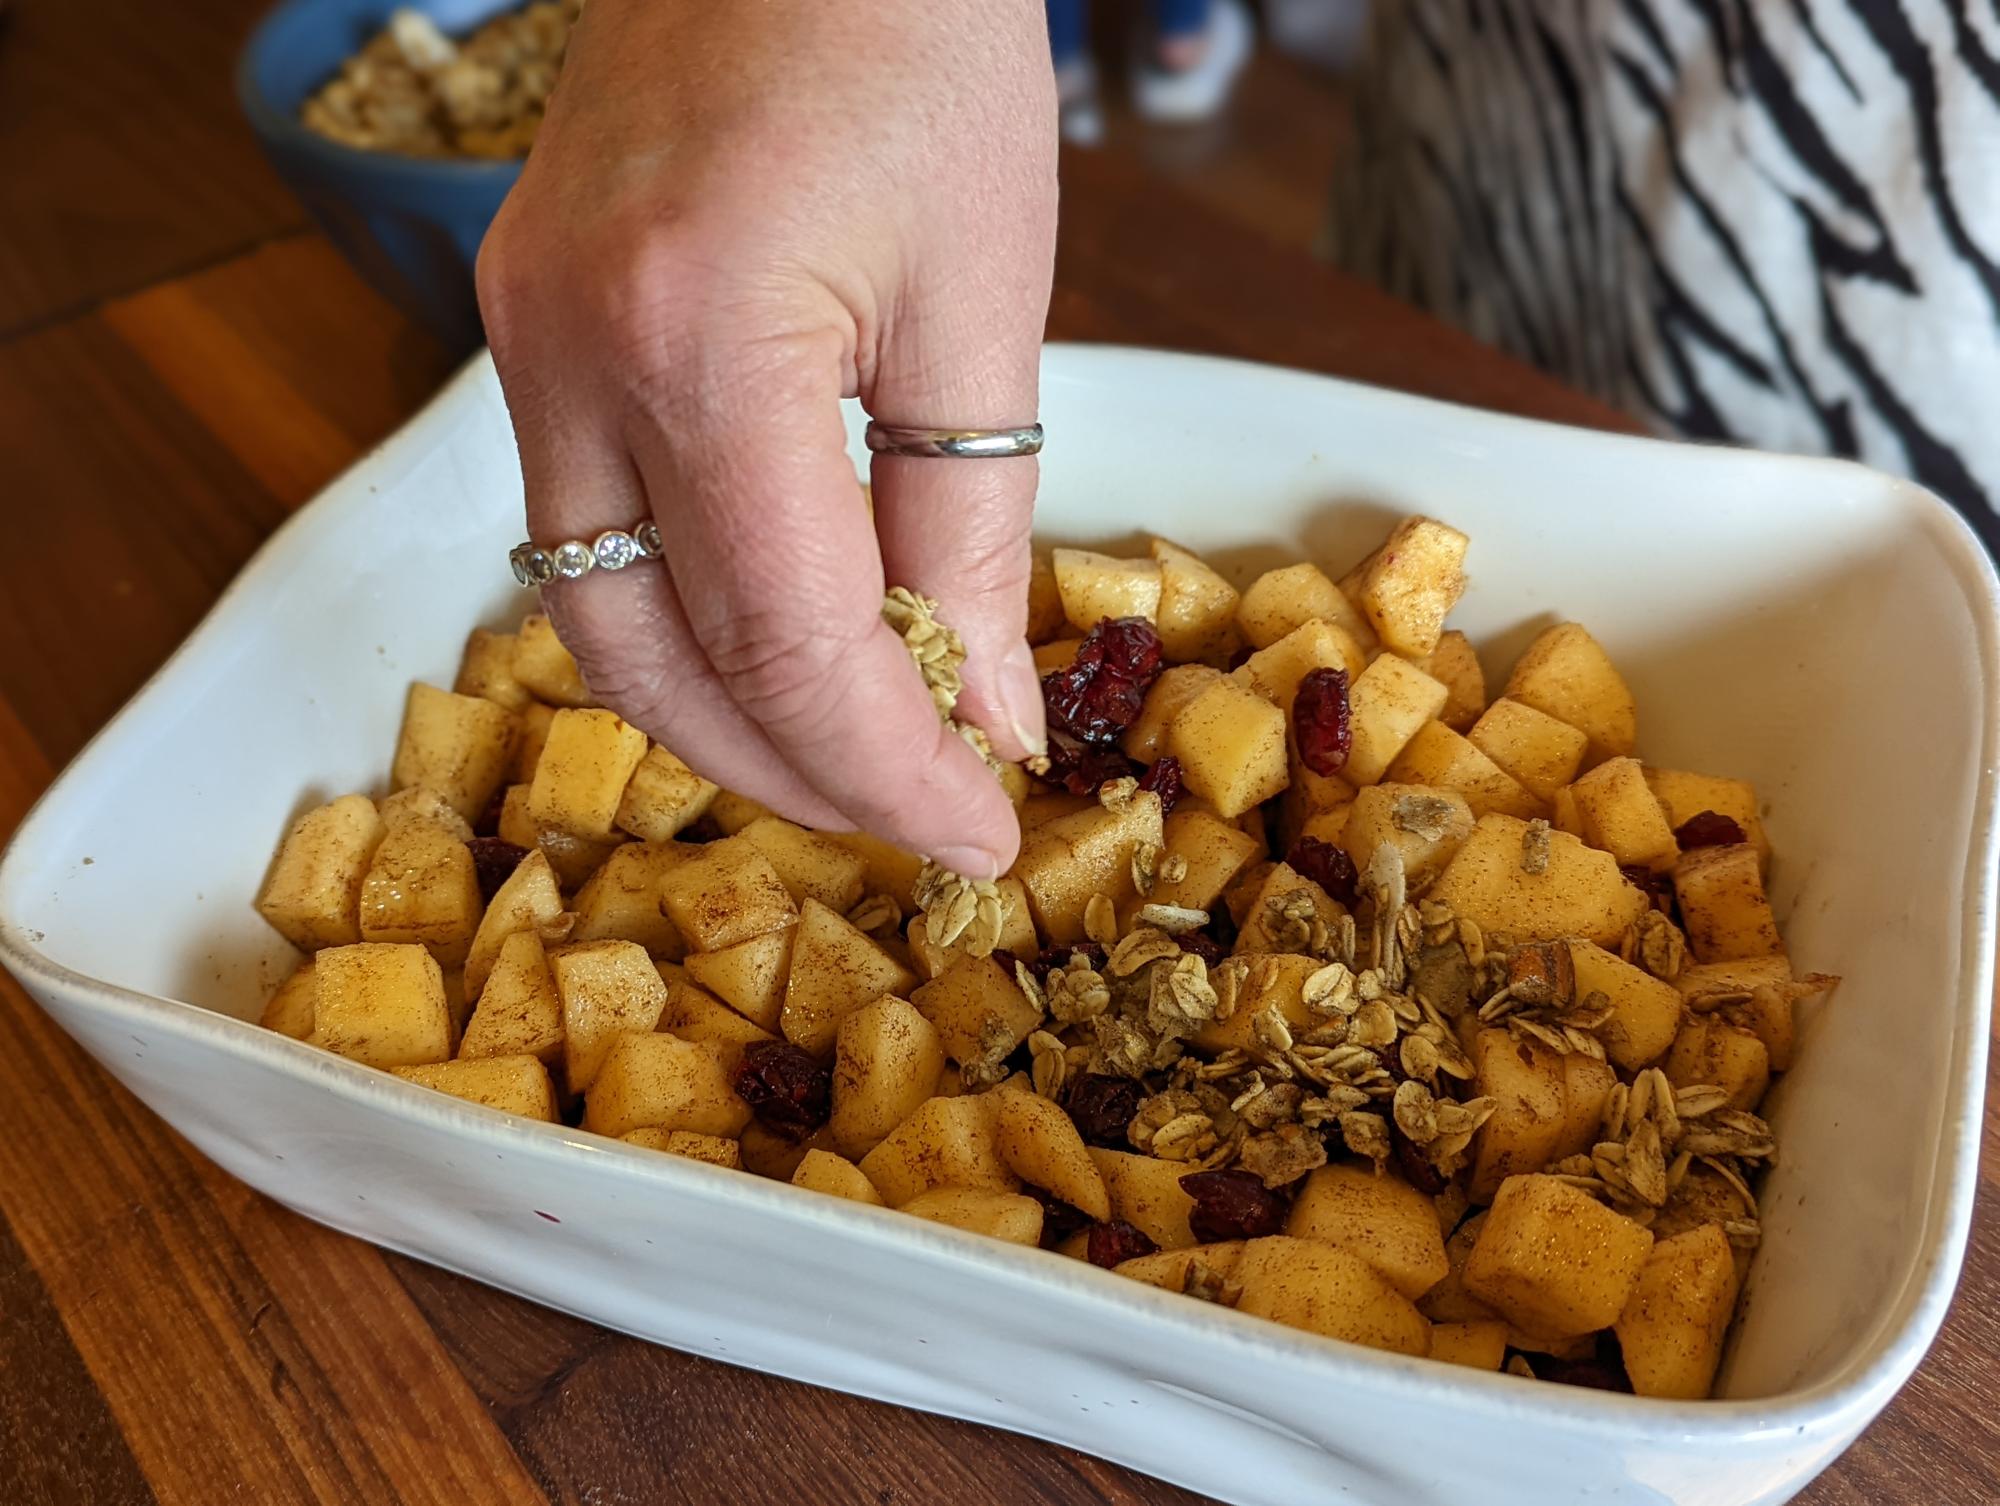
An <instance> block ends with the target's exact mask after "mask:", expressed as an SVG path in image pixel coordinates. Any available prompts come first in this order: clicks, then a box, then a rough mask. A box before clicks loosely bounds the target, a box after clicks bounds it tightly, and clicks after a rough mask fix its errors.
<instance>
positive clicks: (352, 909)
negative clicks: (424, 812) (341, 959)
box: [257, 795, 383, 952]
mask: <svg viewBox="0 0 2000 1506" xmlns="http://www.w3.org/2000/svg"><path fill="white" fill-rule="evenodd" d="M382 835H383V826H382V818H381V817H380V816H378V815H377V814H376V812H375V802H374V801H372V800H370V799H369V798H368V797H367V796H366V795H342V796H341V797H340V798H339V799H338V800H335V801H333V802H332V803H331V804H329V805H322V806H320V807H319V808H318V809H317V810H310V811H307V812H306V813H305V814H304V815H303V816H301V817H299V819H298V820H297V821H296V822H294V823H293V825H292V829H291V830H290V831H289V832H287V833H286V834H285V840H284V842H283V844H282V845H281V846H280V847H279V848H278V855H277V857H276V858H274V859H272V862H271V871H270V874H269V875H268V876H267V877H266V878H265V880H264V888H263V890H262V892H261V893H259V894H258V896H257V913H258V914H259V915H262V916H263V917H264V919H265V920H267V921H269V922H270V924H271V926H272V928H273V929H274V930H276V931H277V932H278V934H279V935H281V936H283V937H284V938H285V940H287V941H289V942H290V943H291V944H292V945H293V946H295V947H299V948H301V949H302V950H304V951H308V952H310V951H314V950H316V949H318V948H320V947H323V946H344V945H347V944H349V943H352V942H356V941H359V940H360V939H361V885H362V882H363V880H364V879H366V878H367V876H368V867H369V864H370V863H371V862H372V861H373V860H374V857H375V848H376V846H377V845H378V844H379V843H380V842H381V840H382Z"/></svg>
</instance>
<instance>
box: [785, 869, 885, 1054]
mask: <svg viewBox="0 0 2000 1506" xmlns="http://www.w3.org/2000/svg"><path fill="white" fill-rule="evenodd" d="M916 982H917V978H916V974H915V973H913V972H911V971H910V970H909V969H908V968H907V967H905V966H903V964H902V963H900V962H898V961H897V960H896V959H895V958H894V957H892V956H890V955H889V953H887V952H886V951H884V950H883V949H882V948H881V947H880V946H879V945H878V944H877V943H876V942H875V941H874V940H872V939H871V938H869V937H868V936H866V935H863V934H862V933H861V932H860V931H857V930H856V929H855V928H854V927H853V926H852V925H850V924H849V923H848V921H847V920H846V919H845V918H844V917H843V916H841V915H839V914H837V913H835V912H834V911H832V910H829V909H828V908H827V907H826V906H825V905H823V904H821V903H820V902H819V901H818V900H815V899H809V900H807V901H806V902H805V904H804V906H803V907H802V908H801V910H800V913H799V924H798V934H797V936H796V937H795V938H794V939H793V942H792V970H791V975H790V976H789V977H788V978H787V979H786V980H785V1002H784V1007H783V1008H782V1009H781V1010H780V1011H779V1027H780V1029H781V1030H782V1031H783V1033H784V1037H785V1039H786V1040H788V1041H790V1042H791V1043H792V1044H793V1045H795V1046H801V1047H803V1048H805V1049H806V1050H807V1051H810V1052H812V1053H813V1055H815V1056H825V1055H827V1054H828V1053H829V1052H831V1051H832V1050H833V1043H834V1037H835V1035H836V1034H837V1033H838V1032H839V1030H840V1022H841V1021H842V1020H843V1019H845V1018H846V1017H847V1016H848V1015H850V1014H852V1013H853V1012H854V1011H855V1010H857V1009H859V1008H861V1006H862V1005H864V1004H867V1003H869V1002H870V1001H871V1000H874V999H879V998H881V997H882V996H883V995H884V994H895V995H903V994H907V993H909V991H910V990H911V989H912V988H914V987H915V986H916Z"/></svg>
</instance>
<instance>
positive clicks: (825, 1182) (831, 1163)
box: [792, 1150, 882, 1208]
mask: <svg viewBox="0 0 2000 1506" xmlns="http://www.w3.org/2000/svg"><path fill="white" fill-rule="evenodd" d="M792 1185H793V1186H794V1187H807V1188H810V1189H811V1190H812V1191H814V1192H824V1193H825V1194H827V1196H829V1197H844V1198H846V1199H847V1200H848V1201H849V1202H853V1203H870V1204H873V1205H874V1206H875V1207H877V1208H880V1207H881V1206H882V1194H881V1193H879V1192H877V1191H876V1190H875V1184H874V1183H873V1182H871V1181H869V1180H868V1177H867V1174H866V1173H864V1172H863V1171H862V1170H861V1168H860V1167H859V1166H856V1165H855V1164H854V1163H853V1162H852V1161H850V1160H848V1159H847V1158H846V1157H844V1156H836V1155H835V1154H834V1153H833V1152H832V1151H827V1150H809V1151H807V1152H806V1154H805V1159H804V1160H802V1161H801V1162H799V1169H798V1170H797V1171H795V1172H793V1173H792Z"/></svg>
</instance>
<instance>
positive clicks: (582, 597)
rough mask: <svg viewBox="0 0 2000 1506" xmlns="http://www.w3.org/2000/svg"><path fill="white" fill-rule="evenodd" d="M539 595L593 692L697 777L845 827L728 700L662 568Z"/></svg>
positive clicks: (798, 817)
mask: <svg viewBox="0 0 2000 1506" xmlns="http://www.w3.org/2000/svg"><path fill="white" fill-rule="evenodd" d="M585 526H586V527H587V526H588V525H585ZM542 600H543V603H544V604H545V606H546V607H547V609H548V613H549V616H550V619H551V620H552V621H553V622H554V623H555V627H556V634H557V636H558V637H560V638H561V639H562V641H563V644H564V646H565V647H567V648H568V649H569V651H570V652H571V653H572V654H574V655H575V656H576V662H577V667H578V669H580V670H581V671H582V672H583V679H584V683H585V684H586V685H588V686H589V687H590V689H591V693H592V694H594V695H595V696H596V697H597V698H598V699H599V700H601V701H603V702H604V704H605V705H607V706H609V707H611V708H612V709H613V710H614V711H616V712H617V713H618V714H619V715H620V716H622V717H624V718H625V720H626V721H628V722H630V723H631V724H632V725H633V726H635V727H637V728H639V729H640V730H641V731H642V732H644V733H646V735H647V736H649V737H652V738H655V739H657V740H658V741H660V742H662V743H664V744H666V745H667V747H669V748H670V749H672V750H673V752H674V754H675V755H676V756H677V757H679V758H680V759H681V760H682V761H683V762H684V763H686V764H687V765H688V766H689V767H690V768H692V769H693V770H694V771H695V772H696V773H697V774H700V775H701V776H702V777H703V778H706V779H712V780H714V781H715V782H716V783H717V784H719V785H721V786H723V788H725V789H729V790H734V791H735V792H736V793H738V794H740V795H748V796H749V797H750V798H751V799H753V800H758V801H761V802H763V803H764V804H765V805H768V806H770V807H771V809H772V810H774V811H776V812H777V813H778V814H779V815H781V816H784V817H786V818H788V819H790V820H793V821H797V822H799V823H801V824H802V825H806V826H812V827H817V828H818V829H820V830H821V831H848V830H851V829H852V827H853V823H852V822H850V821H848V820H847V819H846V818H845V817H843V816H842V815H841V813H840V812H839V811H838V810H837V809H836V808H835V807H834V806H833V805H831V804H830V803H829V802H828V801H827V800H826V799H825V798H824V797H822V796H821V795H820V794H819V793H818V792H817V791H815V790H814V789H813V787H812V786H811V785H810V784H808V783H807V782H806V781H805V780H803V779H801V778H800V777H799V776H798V775H797V774H796V773H794V772H793V771H792V768H791V765H789V764H788V763H786V762H785V760H784V757H783V755H781V754H780V753H779V752H778V750H777V749H776V748H775V747H773V746H772V745H771V741H770V739H769V738H767V737H766V736H765V735H764V731H763V729H762V728H761V727H759V726H758V725H757V724H756V723H755V722H753V721H751V720H750V719H749V718H748V717H747V716H745V715H744V714H743V711H742V709H741V708H740V707H738V706H737V704H736V703H735V701H733V700H732V699H730V695H729V692H728V690H727V689H726V688H725V687H724V686H723V684H722V681H721V679H720V678H719V677H718V676H717V675H716V673H715V670H714V668H713V667H712V666H711V665H710V664H709V662H708V659H707V656H706V655H704V654H703V653H702V651H701V648H700V646H699V645H698V644H697V643H696V642H695V641H694V634H693V632H692V631H691V630H690V629H689V627H688V625H687V617H686V614H685V613H684V612H683V611H682V610H681V605H680V601H679V599H678V597H677V596H676V595H675V593H674V586H673V581H672V579H671V578H670V577H669V576H668V574H667V572H666V570H665V569H664V568H662V567H661V566H659V565H654V564H644V565H632V566H629V567H628V568H626V569H624V570H621V571H619V572H618V573H616V574H615V575H614V574H605V573H593V574H591V575H588V576H585V577H584V578H583V579H582V580H580V581H565V582H562V583H559V584H557V585H552V586H550V587H549V588H548V589H546V590H545V591H544V592H543V593H542Z"/></svg>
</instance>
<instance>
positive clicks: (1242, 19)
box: [1132, 0, 1257, 120]
mask: <svg viewBox="0 0 2000 1506" xmlns="http://www.w3.org/2000/svg"><path fill="white" fill-rule="evenodd" d="M1152 18H1153V35H1152V38H1151V39H1150V42H1149V44H1148V45H1147V46H1146V47H1145V48H1144V49H1143V51H1142V52H1141V55H1140V63H1139V67H1138V70H1137V72H1136V74H1135V75H1134V77H1133V80H1132V103H1133V104H1134V105H1135V106H1136V107H1137V109H1138V111H1139V113H1140V114H1141V115H1144V116H1146V117H1147V118H1148V119H1151V120H1204V119H1206V118H1207V117H1209V116H1211V115H1213V114H1215V112H1216V111H1218V110H1220V109H1221V108H1222V106H1223V105H1224V104H1225V103H1227V102H1228V99H1229V91H1230V90H1231V88H1232V87H1234V85H1235V83H1236V76H1237V74H1239V73H1241V72H1242V71H1243V65H1244V64H1245V63H1247V62H1249V61H1250V53H1251V49H1252V47H1253V46H1254V45H1255V42H1256V35H1257V34H1256V27H1255V25H1254V24H1253V23H1252V22H1251V19H1250V12H1249V11H1248V9H1246V8H1245V6H1244V4H1243V0H1152Z"/></svg>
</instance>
